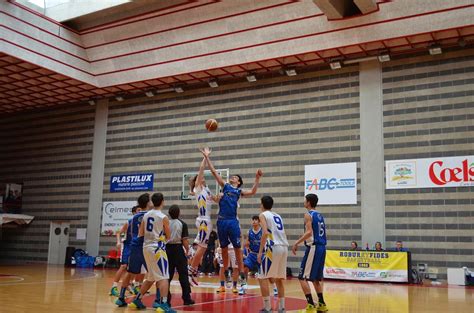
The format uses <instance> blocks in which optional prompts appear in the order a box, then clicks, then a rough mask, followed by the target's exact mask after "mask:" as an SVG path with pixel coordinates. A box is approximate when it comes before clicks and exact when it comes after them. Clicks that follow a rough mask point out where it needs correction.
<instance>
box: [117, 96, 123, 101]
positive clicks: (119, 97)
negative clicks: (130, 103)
mask: <svg viewBox="0 0 474 313" xmlns="http://www.w3.org/2000/svg"><path fill="white" fill-rule="evenodd" d="M115 100H117V101H119V102H120V101H123V97H122V96H115Z"/></svg>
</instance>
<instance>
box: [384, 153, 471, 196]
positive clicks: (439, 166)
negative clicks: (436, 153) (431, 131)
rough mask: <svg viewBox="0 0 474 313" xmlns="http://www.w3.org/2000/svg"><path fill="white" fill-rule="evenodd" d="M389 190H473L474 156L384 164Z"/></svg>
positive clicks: (398, 161) (397, 161) (396, 161)
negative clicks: (467, 187) (471, 188)
mask: <svg viewBox="0 0 474 313" xmlns="http://www.w3.org/2000/svg"><path fill="white" fill-rule="evenodd" d="M385 178H386V188H387V189H405V188H443V187H466V186H474V156H465V157H442V158H430V159H415V160H395V161H386V162H385Z"/></svg>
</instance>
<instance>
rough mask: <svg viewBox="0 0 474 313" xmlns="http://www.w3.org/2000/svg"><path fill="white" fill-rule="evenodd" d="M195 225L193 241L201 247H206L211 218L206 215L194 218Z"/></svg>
mask: <svg viewBox="0 0 474 313" xmlns="http://www.w3.org/2000/svg"><path fill="white" fill-rule="evenodd" d="M196 227H197V230H198V232H197V235H196V239H194V242H195V243H197V244H198V245H199V246H201V247H203V248H207V243H208V242H209V237H210V235H211V231H212V223H211V219H210V218H207V217H198V218H196Z"/></svg>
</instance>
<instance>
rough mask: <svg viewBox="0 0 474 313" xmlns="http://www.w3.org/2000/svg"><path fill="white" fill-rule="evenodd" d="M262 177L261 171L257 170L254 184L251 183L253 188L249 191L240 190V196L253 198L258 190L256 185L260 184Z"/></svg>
mask: <svg viewBox="0 0 474 313" xmlns="http://www.w3.org/2000/svg"><path fill="white" fill-rule="evenodd" d="M262 176H263V172H262V170H260V169H259V170H257V173H256V174H255V182H254V183H253V187H252V189H250V190H242V196H243V197H249V196H253V195H254V194H256V193H257V189H258V184H259V183H260V177H262Z"/></svg>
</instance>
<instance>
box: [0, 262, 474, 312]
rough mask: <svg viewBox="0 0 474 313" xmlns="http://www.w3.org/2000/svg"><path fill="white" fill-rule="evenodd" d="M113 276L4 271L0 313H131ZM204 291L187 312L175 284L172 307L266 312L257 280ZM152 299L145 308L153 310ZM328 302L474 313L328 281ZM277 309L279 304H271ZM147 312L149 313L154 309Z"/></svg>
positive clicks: (408, 290)
mask: <svg viewBox="0 0 474 313" xmlns="http://www.w3.org/2000/svg"><path fill="white" fill-rule="evenodd" d="M114 273H115V271H114V270H112V269H107V270H91V269H76V268H64V267H62V266H46V265H22V266H0V302H1V303H2V304H1V309H0V312H2V313H10V312H12V313H13V312H15V313H19V312H35V313H36V312H132V311H133V310H131V309H127V308H117V307H116V306H115V305H114V304H113V301H114V299H115V298H113V297H111V296H109V291H110V287H111V285H112V279H113V275H114ZM200 281H201V282H202V283H201V285H202V287H198V288H193V298H194V300H195V301H196V305H195V306H192V307H183V306H182V301H181V296H180V288H179V285H178V284H177V282H176V281H174V282H173V283H172V293H173V294H174V297H173V301H172V305H173V307H174V308H175V309H176V310H178V311H182V312H188V311H191V312H225V313H232V312H239V313H244V312H258V311H259V310H260V309H261V308H262V300H261V297H260V290H259V289H258V288H257V286H256V285H257V284H258V283H257V281H256V280H255V279H250V280H249V286H250V289H249V290H248V293H247V294H246V295H245V296H237V295H232V294H230V293H228V294H226V295H216V294H215V287H216V286H217V285H218V279H217V278H216V277H210V278H208V277H205V278H201V279H200ZM285 287H286V307H287V311H288V312H299V311H301V309H303V308H304V307H305V305H306V302H305V301H304V297H303V294H302V292H301V289H300V286H299V283H298V280H297V279H290V280H287V283H286V284H285ZM151 291H152V293H153V295H150V296H148V297H145V299H144V302H145V304H146V305H147V306H149V307H151V303H152V301H153V299H154V292H155V290H154V287H153V289H152V290H151ZM313 296H315V295H313ZM324 298H325V300H326V303H327V304H328V308H329V312H334V313H336V312H345V313H347V312H365V313H372V312H377V313H380V312H384V313H408V312H456V313H464V312H474V288H472V287H458V286H449V287H448V286H447V285H446V284H443V285H441V286H432V285H431V284H430V283H429V282H428V283H427V284H425V285H423V286H412V285H400V284H382V283H354V282H339V281H326V282H325V286H324ZM273 304H274V307H276V306H277V302H276V301H273ZM146 311H148V312H151V308H148V309H147V310H146Z"/></svg>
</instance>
